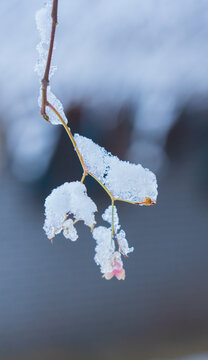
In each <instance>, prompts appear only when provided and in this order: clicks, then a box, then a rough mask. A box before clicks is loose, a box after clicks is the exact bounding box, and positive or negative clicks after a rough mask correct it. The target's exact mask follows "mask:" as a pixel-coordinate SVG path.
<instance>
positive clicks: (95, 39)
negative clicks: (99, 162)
mask: <svg viewBox="0 0 208 360" xmlns="http://www.w3.org/2000/svg"><path fill="white" fill-rule="evenodd" d="M42 6H43V1H41V0H36V1H35V0H33V1H30V2H29V1H26V0H22V1H21V2H19V1H17V0H10V1H9V2H6V1H1V2H0V12H1V24H0V29H1V31H0V38H1V55H0V92H1V96H0V359H5V360H13V359H17V360H18V359H34V360H36V359H44V360H45V359H46V360H47V359H50V360H55V359H60V360H62V359H63V360H65V359H82V358H86V359H101V360H105V359H109V360H111V359H115V360H116V359H141V360H143V359H144V360H153V359H154V360H162V359H164V360H165V359H166V360H168V359H174V360H176V359H177V360H179V359H180V360H182V359H186V360H207V359H208V286H207V274H208V260H207V258H208V239H207V225H208V222H207V217H208V165H207V164H208V141H207V139H208V122H207V117H208V101H207V100H208V62H207V59H208V41H207V39H208V2H207V0H184V1H183V2H182V1H181V0H175V1H171V0H157V1H154V0H146V1H142V0H128V1H127V0H119V1H118V0H111V1H106V0H105V1H104V0H100V1H94V0H91V1H86V0H85V1H84V0H76V1H61V0H60V1H59V26H58V28H57V37H56V51H55V53H54V57H53V63H54V64H55V65H57V66H58V69H57V71H56V73H55V75H54V77H53V78H52V81H51V86H52V90H53V91H54V93H55V94H56V96H57V97H58V98H59V99H60V100H61V101H62V103H63V105H64V108H65V111H66V114H67V117H68V119H69V126H70V127H71V129H72V131H73V132H79V133H81V134H82V135H85V136H87V137H90V138H92V139H93V140H94V141H95V142H97V143H99V144H100V145H102V146H105V148H106V149H107V150H108V151H111V152H112V153H113V154H115V155H118V156H119V157H120V158H121V159H127V160H129V161H132V162H135V163H141V164H142V165H143V166H144V167H148V168H150V169H151V170H152V171H154V172H155V173H156V175H157V178H158V184H159V197H158V203H157V205H156V206H153V207H135V206H131V205H127V204H118V210H119V216H120V221H121V224H122V227H123V229H124V230H125V231H126V233H127V236H128V241H129V244H130V246H134V248H135V251H134V252H133V253H132V254H131V255H130V256H129V258H128V259H125V260H124V262H125V263H124V267H125V269H126V274H127V276H126V280H125V281H120V282H119V281H117V280H111V281H105V280H104V279H102V277H101V274H100V271H99V268H98V267H97V266H96V264H95V262H94V259H93V258H94V245H95V244H94V240H92V238H91V235H90V232H89V231H88V230H86V229H85V228H84V226H83V225H82V224H81V225H78V227H77V228H78V230H79V240H78V241H77V242H76V243H72V242H69V241H66V239H65V238H64V237H62V236H59V237H57V238H56V239H55V242H54V245H53V246H51V244H50V242H49V241H48V239H47V238H46V236H45V234H44V232H43V230H42V225H43V221H44V199H45V197H46V196H47V195H48V194H49V193H50V192H51V190H52V189H53V188H54V187H56V186H58V185H60V184H62V183H63V182H65V181H73V180H77V179H80V178H81V173H82V172H81V167H80V164H79V162H78V160H77V158H76V156H75V154H74V151H73V149H72V146H71V144H70V142H69V140H68V138H67V135H66V134H65V132H64V130H63V129H62V128H61V127H58V126H51V125H49V124H48V123H46V122H45V121H44V120H43V119H42V118H41V116H40V114H39V108H38V105H37V98H38V93H39V82H38V78H37V76H36V74H35V73H34V70H33V69H34V66H35V63H36V61H37V52H36V45H37V43H38V42H39V34H38V32H37V30H36V26H35V12H36V10H37V9H39V8H40V7H42ZM86 184H87V187H88V193H89V195H90V196H91V197H92V198H93V199H94V200H95V202H96V204H97V206H98V209H99V215H101V213H102V211H103V210H104V209H105V208H106V206H108V204H109V200H108V198H107V197H106V195H105V193H103V191H102V189H100V188H99V187H98V186H97V184H96V183H95V182H93V181H92V180H90V179H86ZM99 215H98V216H97V219H98V223H99ZM100 223H101V222H100Z"/></svg>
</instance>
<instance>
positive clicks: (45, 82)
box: [41, 0, 58, 121]
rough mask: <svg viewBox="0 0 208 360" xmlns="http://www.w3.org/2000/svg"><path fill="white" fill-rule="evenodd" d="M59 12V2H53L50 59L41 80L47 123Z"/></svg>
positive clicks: (56, 0)
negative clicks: (48, 88) (48, 89)
mask: <svg viewBox="0 0 208 360" xmlns="http://www.w3.org/2000/svg"><path fill="white" fill-rule="evenodd" d="M57 12H58V0H53V7H52V11H51V17H52V27H51V38H50V46H49V50H48V57H47V62H46V68H45V72H44V76H43V78H42V80H41V83H42V105H41V115H42V116H43V117H44V119H45V120H47V121H49V118H48V115H47V114H46V110H45V109H46V105H47V87H48V85H49V72H50V67H51V59H52V54H53V46H54V39H55V32H56V25H57V23H58V22H57Z"/></svg>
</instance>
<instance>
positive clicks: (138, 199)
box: [75, 134, 158, 205]
mask: <svg viewBox="0 0 208 360" xmlns="http://www.w3.org/2000/svg"><path fill="white" fill-rule="evenodd" d="M75 141H76V143H77V146H78V149H79V151H80V153H81V155H82V157H83V160H84V162H85V164H86V167H87V170H88V172H89V173H92V174H93V175H94V176H96V177H97V178H98V179H99V181H101V182H102V184H104V185H105V186H106V187H107V189H108V190H109V191H110V192H111V193H112V195H113V196H114V198H116V199H121V200H125V201H132V202H135V203H140V205H143V204H144V205H149V204H150V203H152V202H153V203H154V202H156V199H157V193H158V192H157V181H156V177H155V175H154V174H153V173H152V172H151V171H150V170H149V169H145V168H143V167H142V166H141V165H140V164H137V165H136V164H131V163H130V162H128V161H122V160H120V159H119V158H118V157H117V156H113V155H112V154H111V153H110V152H107V151H106V150H105V149H104V148H103V147H101V146H99V145H97V144H95V143H94V142H93V141H92V140H91V139H88V138H86V137H84V136H81V135H79V134H75Z"/></svg>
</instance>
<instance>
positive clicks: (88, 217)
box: [43, 181, 97, 241]
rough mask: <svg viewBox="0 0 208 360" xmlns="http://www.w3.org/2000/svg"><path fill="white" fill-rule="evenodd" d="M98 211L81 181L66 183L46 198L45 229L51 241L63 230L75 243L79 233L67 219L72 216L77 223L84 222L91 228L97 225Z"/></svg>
mask: <svg viewBox="0 0 208 360" xmlns="http://www.w3.org/2000/svg"><path fill="white" fill-rule="evenodd" d="M96 211H97V207H96V205H95V203H94V202H93V201H92V199H91V198H90V197H89V196H88V195H87V192H86V187H85V185H84V184H82V183H81V182H79V181H75V182H71V183H68V182H66V183H65V184H63V185H61V186H58V187H57V188H56V189H54V190H52V192H51V194H50V195H49V196H48V197H47V198H46V200H45V223H44V227H43V228H44V230H45V232H46V235H47V236H48V238H49V239H52V238H53V237H54V236H55V235H56V234H59V233H60V232H61V231H62V230H63V231H64V236H65V237H66V238H70V239H71V240H72V241H75V240H76V239H77V233H76V232H75V229H74V228H73V227H72V222H71V221H69V220H67V217H68V216H70V215H71V216H73V219H74V220H75V221H79V220H83V221H84V223H85V225H87V226H89V227H90V228H91V227H92V226H93V225H94V224H95V212H96Z"/></svg>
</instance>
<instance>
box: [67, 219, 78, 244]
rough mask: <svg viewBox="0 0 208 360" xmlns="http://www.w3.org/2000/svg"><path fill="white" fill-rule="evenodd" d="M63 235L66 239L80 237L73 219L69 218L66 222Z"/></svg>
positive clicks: (73, 239)
mask: <svg viewBox="0 0 208 360" xmlns="http://www.w3.org/2000/svg"><path fill="white" fill-rule="evenodd" d="M63 235H64V237H65V238H66V239H70V240H71V241H76V240H77V239H78V234H77V230H76V229H75V227H74V225H73V220H72V219H68V220H66V221H65V222H64V224H63Z"/></svg>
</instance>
